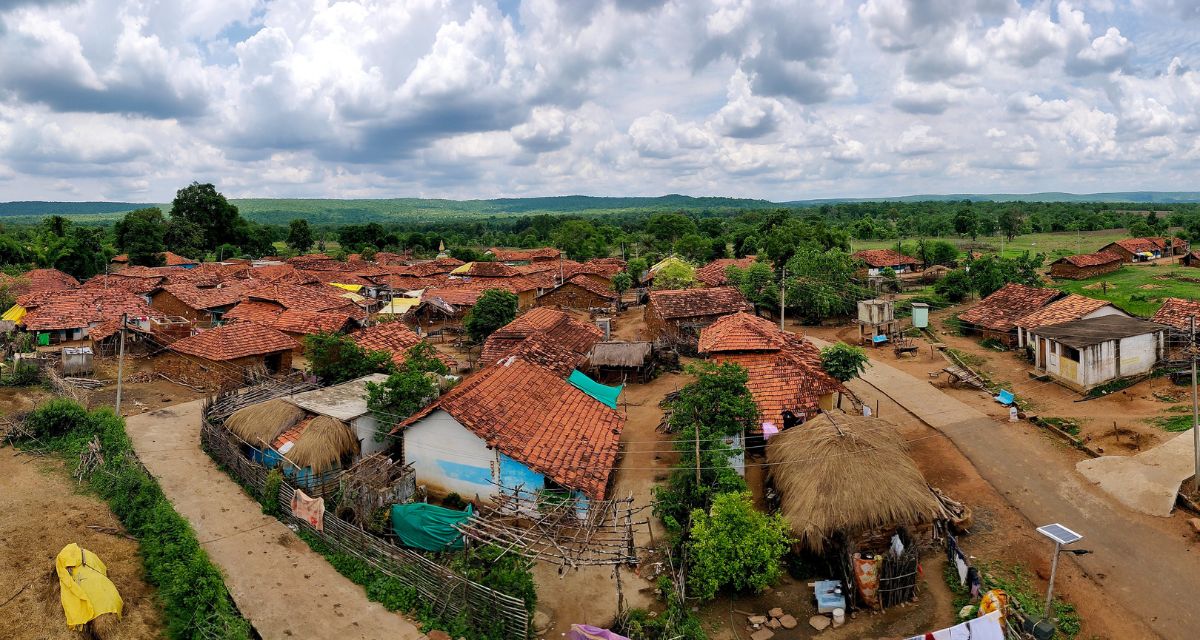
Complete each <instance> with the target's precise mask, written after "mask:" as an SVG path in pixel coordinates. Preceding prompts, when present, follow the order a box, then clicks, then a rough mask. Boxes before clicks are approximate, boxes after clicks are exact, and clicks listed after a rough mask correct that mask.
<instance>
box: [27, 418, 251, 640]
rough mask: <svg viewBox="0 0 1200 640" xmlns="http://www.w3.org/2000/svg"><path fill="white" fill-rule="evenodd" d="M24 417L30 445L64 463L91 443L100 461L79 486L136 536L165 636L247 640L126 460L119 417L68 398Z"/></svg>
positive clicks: (218, 588) (212, 580)
mask: <svg viewBox="0 0 1200 640" xmlns="http://www.w3.org/2000/svg"><path fill="white" fill-rule="evenodd" d="M71 405H74V406H71ZM28 419H29V420H30V421H31V422H30V423H29V424H30V425H31V426H32V427H33V428H34V435H35V436H37V438H38V441H37V444H39V445H41V446H45V447H47V448H49V449H50V450H52V451H55V452H57V453H59V454H61V455H62V456H63V457H64V458H66V459H67V460H69V461H71V460H78V459H79V454H80V453H81V452H82V451H84V449H85V448H86V447H87V444H88V442H90V441H91V440H92V438H93V437H97V438H99V440H100V445H101V448H102V450H103V452H104V464H103V465H101V466H100V468H99V469H98V470H97V471H96V472H94V473H92V474H91V475H90V476H88V477H87V478H86V481H87V483H88V486H89V487H90V488H91V489H92V490H94V491H95V492H96V493H97V494H99V495H100V497H101V498H103V499H105V500H106V501H108V504H109V507H110V508H111V509H112V511H113V513H114V514H115V515H116V516H117V518H118V519H120V520H121V523H122V524H123V525H124V526H125V528H126V530H127V531H128V532H129V533H130V535H132V536H133V537H135V538H137V540H138V544H139V546H140V552H141V557H142V564H143V566H144V567H145V569H146V577H147V579H148V580H149V582H150V583H151V584H153V585H154V586H155V587H156V588H157V589H158V598H159V599H160V600H161V601H162V603H163V616H164V619H165V622H166V626H167V635H168V637H171V638H177V639H186V640H192V639H195V640H200V639H205V640H207V639H210V638H222V639H228V640H234V639H243V638H249V637H250V626H249V624H248V623H247V622H246V621H245V620H243V619H242V618H241V616H240V615H239V614H238V612H237V609H236V607H235V606H234V604H233V601H232V599H231V598H230V597H229V593H228V591H226V589H225V585H224V582H223V581H222V577H221V573H220V571H218V570H217V568H216V567H215V566H213V564H212V563H211V562H210V561H209V559H208V555H207V554H206V553H205V552H204V550H203V549H202V548H201V547H200V543H199V542H198V541H197V540H196V535H195V532H193V531H192V529H191V527H190V526H189V525H188V523H187V521H186V520H184V519H183V518H182V517H181V516H180V515H179V514H178V513H176V512H175V510H174V508H173V507H172V506H171V503H170V502H169V501H168V500H167V498H166V496H164V495H163V493H162V489H161V488H160V487H159V486H158V483H157V482H155V481H154V479H153V478H152V477H151V476H150V475H149V474H148V473H147V472H146V470H145V469H143V468H142V467H141V465H140V464H138V462H137V459H136V458H135V457H134V456H133V447H132V444H131V443H130V441H129V437H128V436H127V435H126V434H125V421H124V420H123V419H122V418H120V417H119V416H117V415H116V414H114V413H113V412H112V411H111V410H110V409H107V408H105V409H100V410H97V411H92V412H90V413H89V412H87V411H86V410H84V409H83V407H80V406H79V405H78V404H75V403H73V402H71V401H68V400H64V399H55V400H51V401H49V402H47V403H45V404H43V405H42V406H40V407H38V408H37V409H35V410H34V411H33V412H31V413H30V415H29V417H28Z"/></svg>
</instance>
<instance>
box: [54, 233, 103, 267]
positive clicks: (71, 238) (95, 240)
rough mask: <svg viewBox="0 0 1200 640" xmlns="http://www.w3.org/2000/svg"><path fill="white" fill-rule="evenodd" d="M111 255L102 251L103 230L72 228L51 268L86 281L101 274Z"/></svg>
mask: <svg viewBox="0 0 1200 640" xmlns="http://www.w3.org/2000/svg"><path fill="white" fill-rule="evenodd" d="M111 255H112V254H111V253H107V254H106V253H105V251H104V229H100V228H95V227H78V226H74V227H71V228H70V230H69V232H68V233H67V235H66V237H65V238H64V239H63V244H62V253H61V254H60V255H59V257H58V258H57V259H56V260H55V261H54V264H53V265H52V266H54V268H56V269H58V270H60V271H64V272H66V273H69V274H71V275H73V276H75V278H77V279H79V280H86V279H88V278H90V277H92V276H94V275H96V274H97V273H103V272H104V266H105V264H106V263H107V262H108V258H109V256H111Z"/></svg>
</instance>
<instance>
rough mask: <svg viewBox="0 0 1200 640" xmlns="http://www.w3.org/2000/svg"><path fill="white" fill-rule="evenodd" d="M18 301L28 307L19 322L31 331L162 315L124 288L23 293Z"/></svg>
mask: <svg viewBox="0 0 1200 640" xmlns="http://www.w3.org/2000/svg"><path fill="white" fill-rule="evenodd" d="M19 304H20V305H21V306H23V307H25V308H26V309H28V310H29V313H27V314H26V315H25V317H24V318H23V319H22V321H21V322H22V324H24V325H25V328H26V329H28V330H30V331H55V330H59V329H79V328H83V327H88V326H91V325H93V324H97V323H100V322H103V321H105V320H114V319H119V318H120V317H121V315H122V314H129V315H130V316H133V317H141V316H146V317H151V318H161V317H163V314H162V313H161V312H159V311H158V310H157V309H153V308H151V307H150V306H149V305H147V304H146V302H145V301H144V300H143V299H142V298H141V297H140V296H138V295H135V294H132V293H129V292H128V291H125V290H123V289H71V290H67V291H45V292H42V293H31V294H27V295H26V296H23V297H22V298H21V299H20V300H19Z"/></svg>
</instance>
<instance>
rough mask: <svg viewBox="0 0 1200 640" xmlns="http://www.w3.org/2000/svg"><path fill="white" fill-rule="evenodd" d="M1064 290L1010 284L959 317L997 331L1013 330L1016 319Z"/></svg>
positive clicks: (1048, 302)
mask: <svg viewBox="0 0 1200 640" xmlns="http://www.w3.org/2000/svg"><path fill="white" fill-rule="evenodd" d="M1062 295H1063V293H1062V292H1061V291H1059V290H1057V289H1043V288H1041V287H1029V286H1025V285H1023V284H1016V283H1012V282H1010V283H1008V284H1006V285H1004V286H1003V287H1001V288H1000V290H999V291H996V292H995V293H993V294H992V295H990V296H988V297H986V298H984V299H983V300H980V301H979V304H977V305H975V306H973V307H971V308H970V309H967V310H966V311H964V312H963V313H962V314H961V315H959V316H958V318H959V320H962V321H963V322H967V323H970V324H973V325H976V326H979V327H983V328H985V329H991V330H993V331H1012V330H1013V329H1014V328H1016V326H1017V325H1016V321H1017V320H1019V319H1020V318H1021V317H1023V316H1026V315H1028V314H1030V313H1033V312H1034V311H1037V310H1038V309H1041V308H1042V307H1044V306H1046V305H1048V304H1050V303H1051V302H1053V301H1054V300H1055V299H1057V298H1058V297H1060V296H1062Z"/></svg>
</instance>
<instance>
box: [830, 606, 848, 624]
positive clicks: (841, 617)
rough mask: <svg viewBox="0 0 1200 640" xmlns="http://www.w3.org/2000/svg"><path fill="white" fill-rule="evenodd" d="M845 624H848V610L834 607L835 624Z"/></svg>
mask: <svg viewBox="0 0 1200 640" xmlns="http://www.w3.org/2000/svg"><path fill="white" fill-rule="evenodd" d="M843 624H846V610H845V609H834V610H833V626H835V627H840V626H842V625H843Z"/></svg>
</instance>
